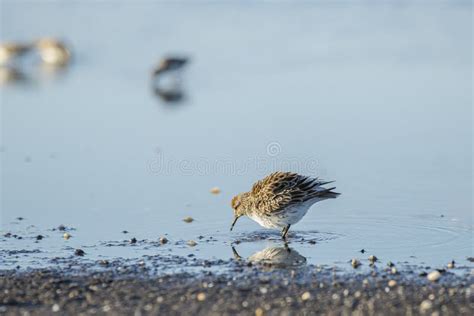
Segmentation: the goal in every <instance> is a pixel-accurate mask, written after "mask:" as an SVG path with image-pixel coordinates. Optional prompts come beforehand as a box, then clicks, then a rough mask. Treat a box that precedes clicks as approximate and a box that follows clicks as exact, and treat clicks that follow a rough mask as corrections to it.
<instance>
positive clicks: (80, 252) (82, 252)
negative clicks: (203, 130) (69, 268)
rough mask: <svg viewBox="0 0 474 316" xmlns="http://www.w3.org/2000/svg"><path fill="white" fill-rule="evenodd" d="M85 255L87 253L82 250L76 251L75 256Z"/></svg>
mask: <svg viewBox="0 0 474 316" xmlns="http://www.w3.org/2000/svg"><path fill="white" fill-rule="evenodd" d="M85 254H86V253H85V252H84V250H82V249H76V251H74V255H76V256H80V257H83V256H84V255H85Z"/></svg>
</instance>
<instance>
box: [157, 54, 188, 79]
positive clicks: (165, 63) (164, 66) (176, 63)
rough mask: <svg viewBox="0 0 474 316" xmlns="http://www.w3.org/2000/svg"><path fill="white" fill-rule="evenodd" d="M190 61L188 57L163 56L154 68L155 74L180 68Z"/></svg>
mask: <svg viewBox="0 0 474 316" xmlns="http://www.w3.org/2000/svg"><path fill="white" fill-rule="evenodd" d="M187 63H188V59H187V58H184V57H167V58H163V60H162V61H161V62H160V64H159V65H158V66H156V67H155V69H153V76H157V75H159V74H161V73H164V72H167V71H173V70H180V69H182V68H183V67H184V65H186V64H187Z"/></svg>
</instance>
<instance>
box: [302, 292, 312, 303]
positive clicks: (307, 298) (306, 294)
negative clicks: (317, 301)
mask: <svg viewBox="0 0 474 316" xmlns="http://www.w3.org/2000/svg"><path fill="white" fill-rule="evenodd" d="M301 299H302V300H303V301H307V300H310V299H311V293H309V292H304V293H303V294H302V295H301Z"/></svg>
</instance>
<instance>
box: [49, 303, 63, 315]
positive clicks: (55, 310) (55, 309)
mask: <svg viewBox="0 0 474 316" xmlns="http://www.w3.org/2000/svg"><path fill="white" fill-rule="evenodd" d="M60 309H61V308H60V307H59V305H58V304H54V305H53V307H51V310H52V311H53V313H57V312H59V310H60Z"/></svg>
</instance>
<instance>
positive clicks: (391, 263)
mask: <svg viewBox="0 0 474 316" xmlns="http://www.w3.org/2000/svg"><path fill="white" fill-rule="evenodd" d="M387 266H388V267H390V268H391V267H394V266H395V264H394V263H393V262H392V261H389V262H387Z"/></svg>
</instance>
